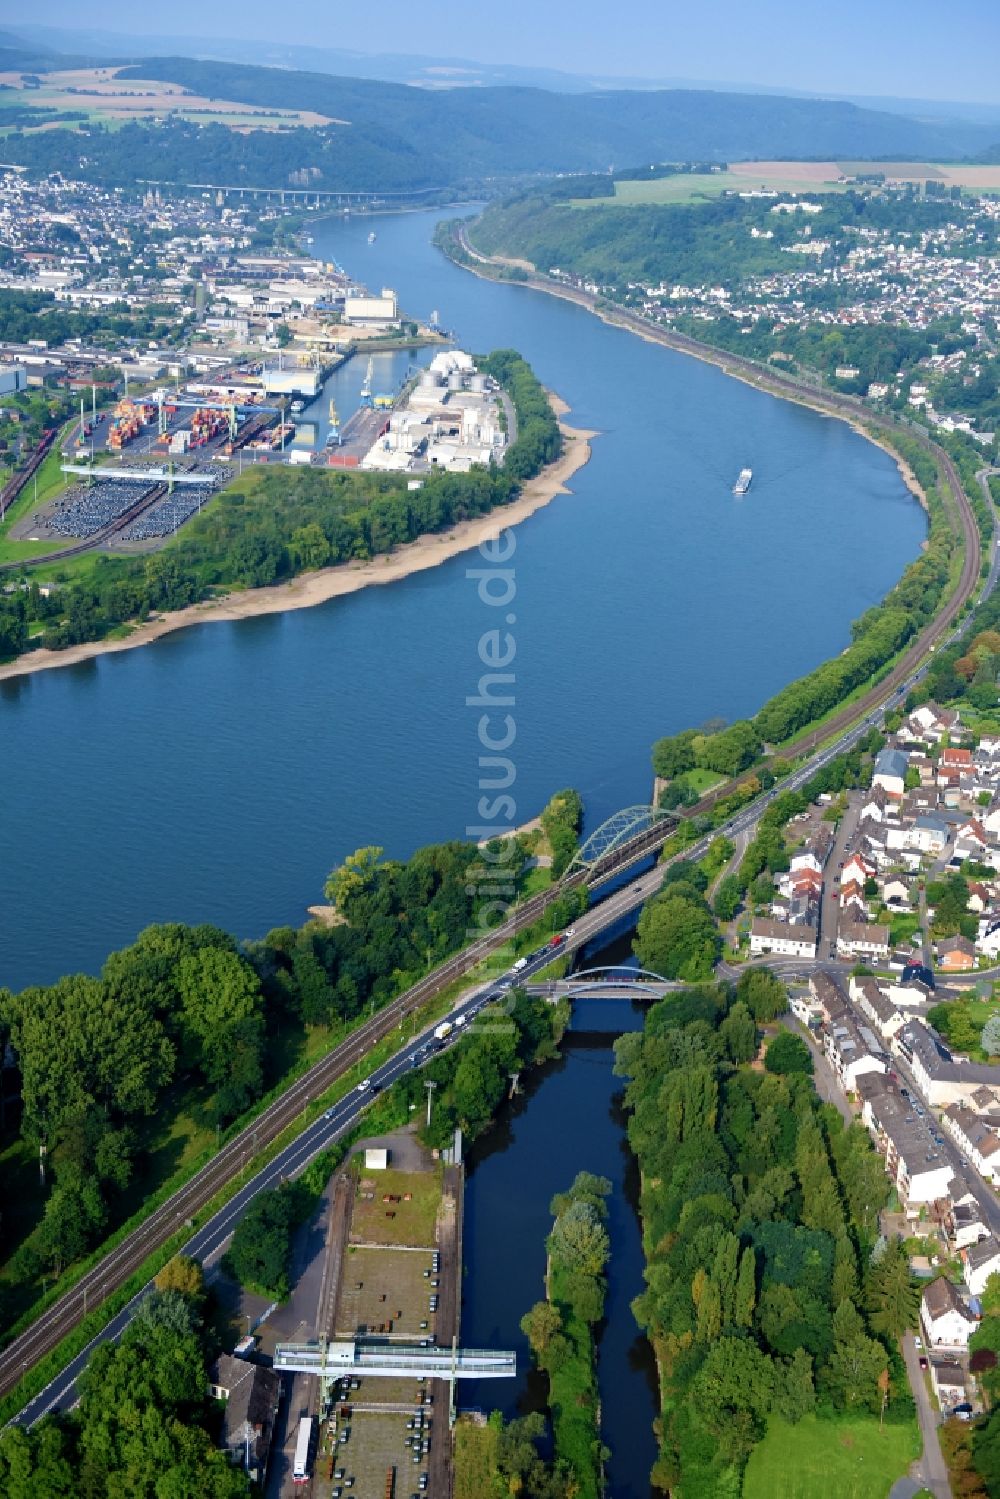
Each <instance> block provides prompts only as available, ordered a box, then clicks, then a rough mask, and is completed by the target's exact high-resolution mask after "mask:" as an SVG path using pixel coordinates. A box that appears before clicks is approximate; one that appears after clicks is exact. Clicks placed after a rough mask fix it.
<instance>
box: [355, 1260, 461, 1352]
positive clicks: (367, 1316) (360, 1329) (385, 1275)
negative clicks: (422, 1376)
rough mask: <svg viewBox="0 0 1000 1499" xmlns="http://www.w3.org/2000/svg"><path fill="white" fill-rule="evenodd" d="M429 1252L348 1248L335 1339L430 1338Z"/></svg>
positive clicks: (434, 1278)
mask: <svg viewBox="0 0 1000 1499" xmlns="http://www.w3.org/2000/svg"><path fill="white" fill-rule="evenodd" d="M434 1263H435V1261H434V1259H433V1257H432V1254H431V1252H430V1250H426V1251H423V1252H420V1251H417V1250H410V1249H379V1248H360V1247H358V1246H357V1245H353V1244H352V1245H350V1246H349V1248H348V1251H347V1256H346V1259H345V1260H344V1274H343V1281H342V1284H341V1287H340V1296H339V1297H338V1300H337V1328H336V1336H337V1337H339V1338H349V1337H369V1336H374V1337H389V1338H396V1339H400V1340H406V1341H411V1340H419V1339H420V1338H433V1336H434V1324H435V1322H436V1308H435V1311H432V1310H431V1306H432V1304H433V1298H434V1297H436V1295H437V1293H438V1279H439V1277H438V1275H436V1274H435V1273H434Z"/></svg>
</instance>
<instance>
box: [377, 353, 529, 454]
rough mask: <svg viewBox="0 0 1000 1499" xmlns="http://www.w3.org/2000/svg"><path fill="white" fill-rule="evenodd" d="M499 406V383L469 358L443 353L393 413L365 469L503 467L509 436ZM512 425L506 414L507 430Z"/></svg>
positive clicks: (437, 355) (436, 356)
mask: <svg viewBox="0 0 1000 1499" xmlns="http://www.w3.org/2000/svg"><path fill="white" fill-rule="evenodd" d="M501 401H502V397H501V395H500V393H499V391H498V388H497V385H496V382H495V381H493V380H492V379H491V378H490V377H489V376H488V375H484V374H482V373H481V371H479V370H478V369H477V368H476V365H475V362H474V360H473V359H472V357H471V355H469V354H465V353H463V352H462V351H461V350H460V349H448V350H442V351H441V353H439V354H435V356H434V358H433V360H432V361H431V364H430V367H429V368H428V369H426V370H425V371H424V373H423V374H422V375H421V376H420V377H419V379H418V381H417V384H416V385H415V386H414V387H413V389H412V390H411V391H410V392H409V394H408V395H407V397H406V399H405V401H404V403H403V404H402V405H401V406H399V407H398V408H397V409H396V410H395V411H394V412H393V413H392V416H391V418H390V420H389V425H388V428H387V430H386V431H385V432H384V433H383V434H382V435H381V436H380V437H379V438H378V440H377V441H376V443H375V444H374V446H373V447H372V448H371V449H370V450H369V452H368V453H367V454H366V456H365V457H364V459H363V460H362V464H361V466H362V468H366V469H370V470H376V471H380V472H390V473H414V474H419V473H429V472H431V471H432V470H433V469H435V468H440V469H444V470H446V471H447V472H449V473H468V471H469V470H470V469H471V468H473V467H474V466H476V465H482V466H485V465H487V464H489V462H490V460H491V459H493V460H494V461H495V462H497V463H502V462H503V455H504V451H505V448H506V444H507V439H508V433H507V432H505V430H504V425H503V422H502V420H501ZM510 420H511V414H510V413H508V414H507V422H508V425H509V423H510Z"/></svg>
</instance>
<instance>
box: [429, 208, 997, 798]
mask: <svg viewBox="0 0 1000 1499" xmlns="http://www.w3.org/2000/svg"><path fill="white" fill-rule="evenodd" d="M458 243H459V244H460V246H461V248H462V249H463V250H465V252H466V253H467V254H468V255H469V256H471V257H472V259H474V260H476V261H478V262H479V263H480V264H481V265H484V266H489V265H490V264H491V263H492V264H496V263H497V262H496V261H492V262H491V259H490V257H489V256H486V255H482V254H481V253H480V252H479V251H478V250H476V249H474V248H473V246H472V245H471V243H470V242H469V238H468V235H467V233H466V229H465V226H464V225H463V226H461V227H460V229H459V231H458ZM501 263H502V262H501ZM518 284H519V285H521V286H526V287H528V288H530V289H533V290H535V291H544V292H547V293H548V294H549V295H551V296H558V297H561V298H563V299H564V300H566V301H571V302H576V303H577V304H578V305H580V306H582V307H585V308H587V310H588V311H590V312H595V313H597V314H598V316H600V317H601V318H602V319H603V320H604V321H605V322H608V323H610V324H612V326H617V327H622V328H625V329H626V330H627V331H629V332H634V333H640V334H641V335H642V336H643V337H644V338H652V339H653V340H654V341H655V342H657V343H661V344H662V345H663V346H664V347H665V348H668V349H675V350H677V351H678V352H679V353H682V354H691V355H694V356H696V357H697V358H699V359H706V358H707V359H709V360H710V361H711V362H712V363H713V364H716V365H717V366H718V367H719V368H720V369H721V370H723V372H724V373H727V374H736V375H738V376H739V377H742V378H746V379H748V380H750V381H752V383H754V384H755V385H757V386H758V388H760V382H761V381H762V380H763V381H764V382H765V385H764V387H763V388H765V389H766V390H768V391H770V392H772V393H777V394H779V395H782V396H785V397H786V398H787V399H789V400H794V401H798V402H800V403H801V402H803V401H806V402H808V403H810V404H812V405H814V406H816V407H819V408H821V409H825V410H828V411H829V412H830V413H831V415H834V416H840V417H843V418H844V419H845V420H848V421H853V422H865V423H867V424H868V425H869V426H872V427H875V428H877V429H878V430H879V431H882V432H884V433H885V434H886V435H887V437H889V438H890V439H891V437H892V435H893V433H895V432H898V431H899V425H898V424H897V423H896V422H894V421H891V420H888V419H887V418H885V417H883V416H880V415H879V414H878V413H877V412H872V411H869V410H868V409H867V408H866V407H863V406H861V405H860V403H859V402H856V401H852V400H851V399H850V398H849V397H846V396H839V395H837V394H836V393H835V392H827V391H823V390H816V391H814V390H812V389H811V388H810V387H808V386H804V385H801V384H799V383H798V382H796V381H794V380H791V379H789V378H788V377H787V376H783V375H780V374H776V373H772V371H771V370H769V369H764V368H763V367H762V366H761V365H759V364H756V363H755V362H754V361H753V360H752V359H746V358H744V357H743V356H742V355H740V354H730V353H728V352H727V351H726V350H724V349H716V348H714V347H713V346H712V345H711V344H703V343H699V341H698V340H697V339H695V338H689V337H688V336H687V334H684V333H675V332H673V331H667V330H666V329H664V328H662V327H661V326H660V325H659V324H658V323H652V322H649V321H648V320H647V319H646V318H643V317H640V316H639V315H638V314H636V313H633V312H629V311H628V310H627V309H626V308H618V307H613V308H610V309H609V308H607V307H602V308H599V307H598V299H597V298H596V297H595V296H593V295H592V294H591V293H589V292H584V291H580V290H578V289H577V288H575V287H565V286H562V285H560V284H559V283H556V282H550V281H549V280H548V278H547V277H545V276H541V275H539V274H538V273H537V272H535V273H534V274H533V275H529V276H527V277H526V279H525V280H524V281H522V282H519V283H518ZM906 435H907V436H908V437H910V438H911V439H913V440H914V441H916V442H918V443H919V444H920V446H921V447H922V448H923V449H924V451H925V452H926V453H928V454H929V455H930V456H931V457H932V458H933V459H934V461H935V463H936V464H937V465H938V467H939V469H940V470H941V472H942V473H943V475H944V478H945V481H946V483H947V485H948V488H949V489H950V490H951V494H952V499H953V502H954V508H955V511H956V514H957V520H958V531H959V534H960V536H961V539H962V543H963V547H964V556H963V560H962V571H961V574H960V576H959V580H958V584H957V586H956V588H955V589H954V591H953V593H952V595H951V597H950V598H949V599H948V601H947V603H946V604H945V605H944V606H943V608H942V609H940V610H939V611H938V613H937V614H935V616H934V618H933V619H932V620H931V621H930V622H929V623H928V624H927V625H925V626H924V628H923V630H921V631H920V633H919V634H918V635H916V636H914V638H913V639H912V640H911V641H910V643H909V645H908V646H907V647H906V649H905V650H904V652H903V654H902V656H901V657H900V658H899V660H898V661H897V662H896V665H895V666H894V667H893V668H892V670H891V671H890V672H889V673H888V675H887V676H885V677H883V678H882V680H881V681H880V682H878V683H876V685H875V686H874V687H871V688H869V690H868V691H867V692H866V693H864V694H863V695H862V696H861V697H860V698H857V699H855V700H854V701H853V702H851V703H850V704H848V705H847V706H845V707H844V708H842V709H839V710H838V711H837V712H836V713H834V714H833V715H832V716H831V717H830V718H828V719H825V720H824V722H823V723H822V724H821V725H820V727H819V728H817V729H812V730H810V731H809V732H808V733H805V734H802V735H800V736H799V737H798V738H797V739H795V740H793V741H792V742H791V743H790V744H788V745H785V746H784V747H783V748H782V751H781V753H782V756H783V757H787V758H790V759H799V758H800V757H801V756H803V755H807V754H809V753H810V751H812V750H815V749H817V748H818V746H819V745H820V744H823V743H825V742H826V741H827V740H830V739H835V738H836V737H837V735H838V734H841V733H843V732H844V730H846V729H848V728H850V727H851V725H852V724H855V723H857V722H858V720H859V719H862V718H865V717H866V716H867V715H868V714H869V713H871V712H872V710H873V709H875V708H878V707H880V706H881V705H882V703H883V702H885V701H886V700H887V699H888V698H890V697H891V696H892V694H893V693H894V692H895V691H896V690H897V689H898V688H899V687H900V686H901V685H902V684H903V683H904V682H905V681H906V680H907V678H908V677H909V676H910V675H911V674H912V672H913V670H914V667H915V666H916V665H917V664H918V662H919V661H920V660H922V659H923V657H924V656H926V655H927V654H928V652H929V651H930V649H931V647H932V646H934V645H936V644H937V642H938V641H939V640H940V639H941V638H942V636H943V635H945V634H946V633H947V632H948V630H949V628H950V627H951V625H952V624H953V623H954V621H955V619H956V617H957V616H958V614H959V613H960V612H961V610H962V609H963V608H964V607H965V605H966V604H967V603H968V601H969V600H970V599H971V597H972V596H973V594H974V593H975V591H976V585H977V584H978V582H979V576H980V568H981V562H982V553H981V541H980V535H979V526H978V525H977V523H976V517H975V513H974V512H973V509H972V506H971V504H970V502H969V497H968V495H967V494H966V493H965V490H964V488H963V486H962V481H961V478H960V476H959V474H958V470H957V469H956V468H955V465H954V463H953V462H952V460H951V458H950V457H949V455H948V454H947V453H946V452H945V451H944V449H943V448H941V447H939V446H938V444H937V443H935V442H934V441H933V440H932V439H931V438H930V437H928V436H926V435H925V434H924V433H922V432H918V431H914V430H909V429H908V430H907V434H906ZM739 779H740V778H739V777H737V778H736V779H735V780H732V781H727V782H725V783H724V784H723V785H722V786H717V787H715V788H714V789H713V790H712V791H710V792H708V793H706V795H705V796H703V797H702V798H701V800H700V801H698V802H697V803H695V804H694V805H693V806H692V807H691V808H689V809H688V810H689V814H690V815H697V814H698V813H699V812H708V811H710V810H711V808H712V807H714V806H715V804H716V803H717V802H719V801H721V800H722V799H723V798H724V797H726V796H728V795H729V794H730V793H731V792H732V791H733V790H734V788H735V786H736V784H737V782H738V780H739Z"/></svg>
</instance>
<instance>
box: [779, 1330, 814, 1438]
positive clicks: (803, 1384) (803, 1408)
mask: <svg viewBox="0 0 1000 1499" xmlns="http://www.w3.org/2000/svg"><path fill="white" fill-rule="evenodd" d="M775 1408H776V1410H777V1412H778V1414H779V1415H780V1416H783V1417H784V1419H785V1420H786V1421H790V1422H791V1423H792V1424H793V1425H794V1424H795V1422H796V1421H801V1420H802V1417H803V1416H808V1415H811V1414H812V1412H813V1411H814V1410H815V1408H816V1390H815V1386H814V1384H813V1368H812V1359H811V1358H810V1357H809V1355H808V1353H807V1352H806V1350H805V1349H804V1348H796V1350H795V1352H794V1353H793V1354H792V1356H791V1358H790V1359H789V1360H788V1362H787V1364H786V1365H785V1369H784V1378H783V1379H782V1380H781V1381H780V1383H779V1385H778V1392H777V1397H776V1400H775Z"/></svg>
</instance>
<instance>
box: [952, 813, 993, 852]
mask: <svg viewBox="0 0 1000 1499" xmlns="http://www.w3.org/2000/svg"><path fill="white" fill-rule="evenodd" d="M989 848H990V838H989V834H988V833H987V832H986V829H985V828H984V826H983V824H982V823H981V822H980V821H979V819H978V818H977V817H970V818H969V819H968V820H967V821H965V822H963V823H960V824H959V826H958V827H957V828H956V830H955V858H956V859H976V860H981V859H982V858H983V855H984V854H985V853H986V852H987V850H988V849H989Z"/></svg>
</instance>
